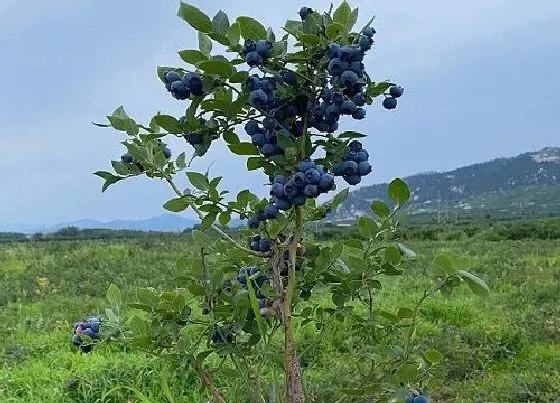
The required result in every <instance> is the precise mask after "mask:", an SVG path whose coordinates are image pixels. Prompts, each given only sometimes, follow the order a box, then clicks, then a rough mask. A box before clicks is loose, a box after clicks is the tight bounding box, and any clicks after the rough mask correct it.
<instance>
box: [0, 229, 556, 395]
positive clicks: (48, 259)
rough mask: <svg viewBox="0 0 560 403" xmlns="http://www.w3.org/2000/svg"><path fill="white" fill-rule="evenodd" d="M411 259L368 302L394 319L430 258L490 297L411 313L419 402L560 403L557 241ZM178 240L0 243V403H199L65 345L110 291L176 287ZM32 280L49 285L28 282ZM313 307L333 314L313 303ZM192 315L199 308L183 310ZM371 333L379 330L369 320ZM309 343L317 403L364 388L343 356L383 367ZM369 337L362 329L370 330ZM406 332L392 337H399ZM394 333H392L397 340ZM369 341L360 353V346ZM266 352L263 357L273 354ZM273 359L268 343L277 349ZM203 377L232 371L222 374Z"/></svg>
mask: <svg viewBox="0 0 560 403" xmlns="http://www.w3.org/2000/svg"><path fill="white" fill-rule="evenodd" d="M407 244H408V245H409V246H411V247H412V248H413V249H415V250H416V251H417V252H418V253H419V258H418V259H417V261H415V262H412V263H409V264H407V266H406V275H404V276H401V277H398V278H389V279H388V280H387V281H386V282H385V284H387V286H386V287H385V288H384V289H383V290H382V291H380V294H379V295H378V296H377V299H376V301H377V303H378V304H379V306H380V307H384V308H385V309H386V310H390V311H392V312H396V310H397V309H398V308H399V307H411V306H412V305H413V304H414V303H415V301H416V300H417V299H418V298H419V297H420V296H421V295H422V291H423V290H424V289H425V288H427V287H428V286H429V281H428V279H427V278H426V275H425V274H427V273H428V274H429V272H430V268H431V267H432V262H433V259H434V256H435V254H436V253H437V252H439V251H442V250H445V251H451V252H453V253H456V254H459V255H462V256H468V257H469V258H470V259H471V263H472V264H471V271H472V272H474V273H476V274H478V275H480V276H481V277H482V278H483V279H484V280H486V281H487V283H488V285H489V286H490V288H491V295H490V297H488V298H485V299H482V298H479V297H477V296H474V295H473V294H472V293H471V292H470V290H469V289H468V288H466V287H462V288H460V289H458V291H457V293H456V294H454V295H453V296H451V298H448V299H447V298H444V297H443V296H441V295H439V294H438V295H436V296H434V297H433V298H431V299H429V300H428V301H427V302H426V304H425V305H424V306H423V308H422V310H421V315H420V321H419V332H418V335H417V340H418V341H419V347H420V348H423V349H425V348H435V349H437V350H439V351H441V352H442V353H444V360H443V363H442V365H440V367H438V369H437V371H436V375H437V376H436V377H435V378H434V379H432V380H431V381H430V382H429V385H428V389H427V391H428V393H429V395H430V396H431V398H432V400H433V401H436V402H475V401H476V402H553V401H560V343H559V342H560V298H559V296H560V242H559V241H557V240H528V239H522V240H517V241H512V240H505V241H504V240H501V241H488V240H477V239H463V240H450V241H437V240H430V241H420V240H408V241H407ZM189 245H190V238H189V236H188V235H184V236H182V237H178V236H175V237H167V238H166V237H151V238H147V239H139V240H138V239H137V240H135V239H128V240H110V241H103V240H92V241H86V240H80V241H41V242H14V243H4V244H0V280H1V281H0V362H1V363H2V366H1V367H0V402H2V403H8V402H63V401H68V402H73V401H80V402H127V401H128V402H165V401H169V402H206V401H208V399H209V398H208V395H207V394H206V392H205V391H204V390H203V389H202V387H201V385H200V383H199V381H198V378H197V376H196V374H195V373H194V372H193V371H192V370H185V371H176V370H175V369H174V368H175V367H174V365H173V363H170V362H167V361H165V360H164V359H163V358H157V357H153V356H151V355H150V354H149V353H144V352H142V351H140V350H139V349H133V348H130V347H126V346H121V345H116V344H114V345H113V344H105V343H102V344H101V345H100V346H99V347H97V348H96V349H95V350H94V351H93V352H92V353H90V354H80V353H78V352H77V351H76V350H75V349H74V347H73V346H72V345H71V343H70V337H71V333H72V324H73V322H75V321H77V320H80V319H81V318H83V317H85V316H87V315H90V314H101V315H103V312H104V309H105V306H106V301H105V293H106V290H107V288H108V286H109V285H110V284H111V283H115V284H117V285H118V286H119V287H120V288H121V289H122V290H123V291H124V292H125V293H131V292H132V290H133V289H134V288H135V287H149V286H153V287H156V288H158V289H161V290H164V289H173V288H176V287H184V286H185V284H183V283H181V282H180V281H178V280H176V279H177V277H178V276H179V275H180V274H181V273H179V272H178V270H177V269H176V266H175V262H176V260H177V259H178V258H180V257H181V256H184V255H185V253H186V252H185V251H186V250H187V249H188V248H189ZM40 278H45V279H48V282H46V281H45V280H38V279H40ZM315 301H320V302H321V303H323V304H325V305H332V302H330V299H329V297H328V296H326V295H318V296H317V297H316V298H315ZM193 311H194V312H195V313H197V314H198V312H200V308H199V307H198V306H196V305H194V306H193ZM380 320H381V319H380ZM349 322H350V319H348V320H347V321H346V322H335V323H333V324H331V325H330V326H328V327H326V328H325V329H324V330H323V331H318V330H316V329H315V327H312V325H306V326H297V340H298V348H299V351H300V352H301V353H302V359H301V361H302V365H303V367H304V370H305V371H306V381H307V386H306V387H307V393H308V394H309V395H310V396H313V397H314V399H315V401H317V402H336V401H340V402H351V401H355V402H361V401H366V400H359V399H358V398H354V399H352V398H349V397H348V398H344V397H343V394H342V392H341V389H343V388H348V387H351V388H355V387H358V386H360V385H362V384H364V383H367V382H368V379H367V372H368V368H369V366H370V365H371V363H370V362H368V361H365V362H364V361H363V360H359V359H357V358H356V357H363V356H364V355H366V356H371V357H375V355H376V354H382V353H383V352H384V351H386V350H387V348H389V347H390V346H391V345H392V343H393V341H394V339H395V338H396V337H398V336H399V335H398V334H397V335H395V334H394V333H387V334H385V333H384V332H382V331H380V332H379V334H373V337H369V338H368V341H365V339H363V338H361V337H360V336H358V335H355V334H352V333H351V332H349V331H348V330H349V329H351V327H352V323H349ZM372 329H373V328H372ZM405 330H406V329H403V330H402V332H404V331H405ZM397 333H398V332H397ZM372 340H373V341H372ZM272 347H273V348H275V346H272ZM276 348H278V352H279V351H280V350H279V349H280V344H278V346H276ZM217 362H218V359H217V357H216V356H215V355H214V356H210V357H209V358H208V359H207V361H206V367H207V369H208V370H210V371H214V370H216V371H223V372H226V371H229V372H231V371H235V370H236V369H235V368H234V367H232V366H230V363H229V362H228V361H226V363H225V365H224V367H223V368H221V369H218V368H217V367H216V366H215V365H214V364H217ZM263 365H264V370H263V374H264V375H263V379H262V384H263V388H265V387H266V386H265V385H266V384H267V382H271V381H272V379H274V376H273V375H274V374H277V375H278V376H280V373H281V361H280V360H279V359H276V358H274V357H271V358H270V359H268V360H266V361H265V362H264V363H263ZM220 386H221V387H223V389H224V391H225V394H226V395H227V396H228V397H229V399H230V400H228V401H232V402H242V401H248V400H247V398H244V397H243V396H247V390H250V388H251V386H250V384H249V383H248V380H247V379H246V378H244V376H243V371H242V370H241V371H240V372H239V374H238V380H237V381H235V382H233V381H230V382H228V383H220Z"/></svg>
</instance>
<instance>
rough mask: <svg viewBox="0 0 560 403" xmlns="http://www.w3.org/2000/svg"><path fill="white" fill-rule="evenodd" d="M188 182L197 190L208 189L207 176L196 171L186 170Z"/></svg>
mask: <svg viewBox="0 0 560 403" xmlns="http://www.w3.org/2000/svg"><path fill="white" fill-rule="evenodd" d="M186 175H187V178H188V179H189V182H190V183H191V184H192V185H193V186H194V187H195V188H197V189H198V190H208V186H209V183H208V178H207V177H206V176H205V175H202V174H201V173H198V172H186Z"/></svg>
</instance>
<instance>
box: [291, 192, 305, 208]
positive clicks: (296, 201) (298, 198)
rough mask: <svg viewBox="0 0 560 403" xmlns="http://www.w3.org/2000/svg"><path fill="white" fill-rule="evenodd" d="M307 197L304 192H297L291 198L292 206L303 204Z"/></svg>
mask: <svg viewBox="0 0 560 403" xmlns="http://www.w3.org/2000/svg"><path fill="white" fill-rule="evenodd" d="M306 200H307V198H306V197H305V195H304V194H298V195H297V196H296V197H294V198H293V200H292V203H293V204H294V206H303V205H304V204H305V202H306Z"/></svg>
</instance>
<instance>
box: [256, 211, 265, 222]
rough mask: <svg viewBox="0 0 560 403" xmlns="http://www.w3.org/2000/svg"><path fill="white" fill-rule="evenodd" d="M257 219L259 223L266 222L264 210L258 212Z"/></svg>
mask: <svg viewBox="0 0 560 403" xmlns="http://www.w3.org/2000/svg"><path fill="white" fill-rule="evenodd" d="M256 218H257V220H259V221H266V214H265V213H264V210H260V211H258V212H257V215H256Z"/></svg>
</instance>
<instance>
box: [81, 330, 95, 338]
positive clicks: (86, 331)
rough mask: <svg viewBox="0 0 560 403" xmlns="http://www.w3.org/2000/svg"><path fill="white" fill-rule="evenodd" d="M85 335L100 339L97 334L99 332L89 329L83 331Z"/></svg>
mask: <svg viewBox="0 0 560 403" xmlns="http://www.w3.org/2000/svg"><path fill="white" fill-rule="evenodd" d="M82 334H84V335H86V336H88V337H91V338H92V339H98V338H99V334H97V332H94V331H93V329H91V328H89V329H86V330H84V331H83V333H82Z"/></svg>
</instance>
